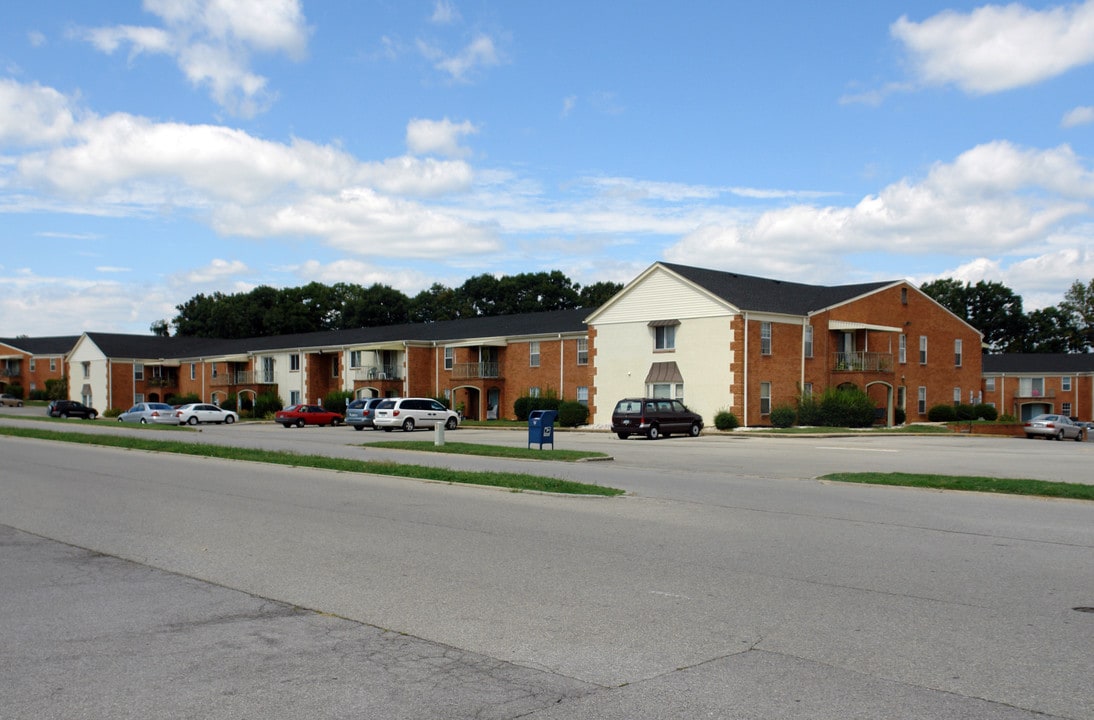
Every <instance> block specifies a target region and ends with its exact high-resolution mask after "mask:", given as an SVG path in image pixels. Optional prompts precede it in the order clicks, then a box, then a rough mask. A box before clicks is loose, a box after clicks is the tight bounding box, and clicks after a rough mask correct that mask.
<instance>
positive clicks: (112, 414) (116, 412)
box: [103, 408, 125, 418]
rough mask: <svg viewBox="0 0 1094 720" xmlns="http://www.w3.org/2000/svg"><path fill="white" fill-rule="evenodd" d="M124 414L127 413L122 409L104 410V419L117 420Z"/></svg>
mask: <svg viewBox="0 0 1094 720" xmlns="http://www.w3.org/2000/svg"><path fill="white" fill-rule="evenodd" d="M123 412H125V411H124V410H122V409H121V408H107V409H106V410H103V417H107V418H116V417H118V416H119V415H121V414H122V413H123Z"/></svg>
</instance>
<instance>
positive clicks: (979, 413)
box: [973, 403, 999, 422]
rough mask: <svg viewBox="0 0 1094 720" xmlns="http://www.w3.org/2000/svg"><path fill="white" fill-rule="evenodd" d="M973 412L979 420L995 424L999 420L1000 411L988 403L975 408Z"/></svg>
mask: <svg viewBox="0 0 1094 720" xmlns="http://www.w3.org/2000/svg"><path fill="white" fill-rule="evenodd" d="M973 410H974V413H975V415H976V418H977V419H978V420H987V421H989V422H994V421H996V420H998V419H999V411H998V410H996V409H995V407H994V406H992V405H988V404H987V403H980V404H979V405H977V406H976V407H975V408H973Z"/></svg>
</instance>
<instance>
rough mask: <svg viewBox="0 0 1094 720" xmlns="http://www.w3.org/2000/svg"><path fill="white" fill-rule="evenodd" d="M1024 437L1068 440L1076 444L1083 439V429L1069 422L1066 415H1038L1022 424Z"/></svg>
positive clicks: (1069, 419)
mask: <svg viewBox="0 0 1094 720" xmlns="http://www.w3.org/2000/svg"><path fill="white" fill-rule="evenodd" d="M1022 429H1023V430H1024V431H1025V433H1026V437H1028V438H1031V439H1032V438H1035V437H1043V438H1045V439H1046V440H1047V439H1048V438H1055V439H1056V440H1063V439H1064V438H1070V439H1072V440H1074V441H1076V442H1079V441H1081V440H1082V439H1083V427H1082V426H1081V425H1079V424H1078V423H1074V422H1072V421H1071V418H1069V417H1068V416H1066V415H1038V416H1037V417H1034V418H1030V419H1029V420H1027V421H1026V422H1025V423H1023V428H1022Z"/></svg>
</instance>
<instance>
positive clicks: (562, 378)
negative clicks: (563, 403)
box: [558, 333, 566, 400]
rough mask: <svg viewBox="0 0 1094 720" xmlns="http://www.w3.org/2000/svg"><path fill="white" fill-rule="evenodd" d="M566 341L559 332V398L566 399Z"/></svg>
mask: <svg viewBox="0 0 1094 720" xmlns="http://www.w3.org/2000/svg"><path fill="white" fill-rule="evenodd" d="M565 344H566V341H565V340H563V339H562V333H559V334H558V399H559V400H565V399H566V351H565V347H564V346H565Z"/></svg>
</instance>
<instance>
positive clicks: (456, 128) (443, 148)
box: [406, 118, 479, 157]
mask: <svg viewBox="0 0 1094 720" xmlns="http://www.w3.org/2000/svg"><path fill="white" fill-rule="evenodd" d="M478 131H479V129H478V128H477V127H475V125H473V124H472V123H471V122H470V121H468V120H465V121H463V122H462V123H454V122H452V121H451V120H449V119H448V118H445V119H444V120H423V119H419V118H415V119H413V120H411V121H410V122H409V123H407V126H406V145H407V148H408V149H409V150H410V152H411V153H412V154H414V155H430V154H437V155H445V156H447V157H466V156H467V155H469V154H470V153H471V151H470V150H468V149H467V148H465V147H462V146H461V145H460V138H462V137H465V136H467V135H474V134H475V133H477V132H478Z"/></svg>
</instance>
